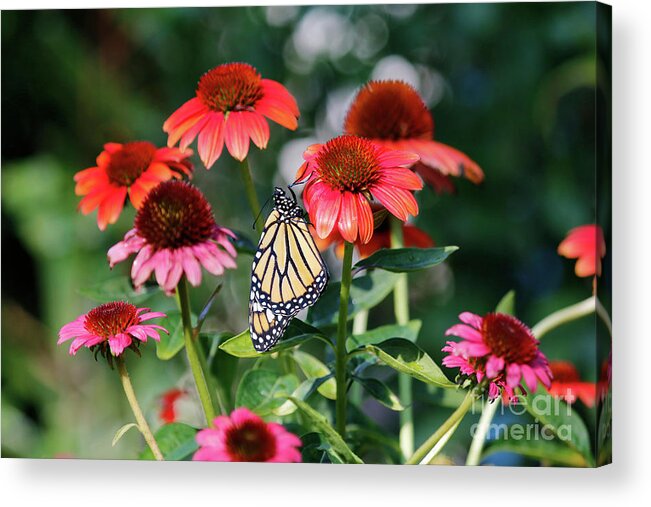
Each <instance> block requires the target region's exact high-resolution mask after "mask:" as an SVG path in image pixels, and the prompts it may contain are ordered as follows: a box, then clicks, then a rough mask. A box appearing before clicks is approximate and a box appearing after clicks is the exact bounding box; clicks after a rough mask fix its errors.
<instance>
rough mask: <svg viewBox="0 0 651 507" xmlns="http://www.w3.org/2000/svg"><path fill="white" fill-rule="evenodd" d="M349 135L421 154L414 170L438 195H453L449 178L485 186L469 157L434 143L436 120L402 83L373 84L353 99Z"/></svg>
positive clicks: (411, 90)
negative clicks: (455, 177)
mask: <svg viewBox="0 0 651 507" xmlns="http://www.w3.org/2000/svg"><path fill="white" fill-rule="evenodd" d="M344 131H345V133H346V134H352V135H356V136H361V137H366V138H368V139H373V140H374V141H376V142H378V143H380V144H382V145H383V146H385V147H386V148H389V149H396V150H404V151H410V152H413V153H416V154H418V156H419V157H420V161H419V162H418V163H417V164H415V165H414V166H413V167H412V169H413V170H414V171H416V172H417V173H418V174H419V175H420V176H421V177H422V178H423V179H424V180H425V182H426V183H428V184H429V185H431V186H432V187H433V188H434V189H435V190H436V191H437V192H443V191H447V192H452V191H453V190H454V185H453V183H452V182H451V181H450V178H449V176H464V177H466V178H467V179H469V180H470V181H472V182H473V183H481V181H483V179H484V173H483V171H482V170H481V168H480V167H479V166H478V165H477V164H476V163H475V162H474V161H472V160H471V159H470V158H469V157H468V156H467V155H465V154H464V153H462V152H460V151H459V150H457V149H456V148H453V147H451V146H448V145H446V144H443V143H439V142H438V141H434V140H433V137H434V120H433V118H432V115H431V113H430V112H429V110H428V109H427V106H426V105H425V103H424V102H423V99H422V98H421V97H420V95H419V94H418V92H417V91H416V90H415V89H414V88H412V87H411V86H410V85H408V84H407V83H404V82H402V81H371V82H369V83H367V84H366V85H364V86H363V87H362V89H361V90H360V91H359V92H358V94H357V96H356V97H355V99H354V100H353V103H352V105H351V106H350V109H349V110H348V114H347V116H346V120H345V122H344Z"/></svg>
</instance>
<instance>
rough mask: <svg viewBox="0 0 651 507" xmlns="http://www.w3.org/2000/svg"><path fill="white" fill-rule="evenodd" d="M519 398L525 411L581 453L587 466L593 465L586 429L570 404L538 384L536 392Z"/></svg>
mask: <svg viewBox="0 0 651 507" xmlns="http://www.w3.org/2000/svg"><path fill="white" fill-rule="evenodd" d="M521 400H522V403H523V404H524V407H525V408H526V409H527V412H529V413H530V414H531V415H532V416H533V417H535V418H536V419H537V420H538V421H539V422H540V423H541V424H542V425H544V426H546V427H547V428H548V429H549V430H550V431H551V432H553V433H554V435H556V437H557V438H558V439H559V440H560V441H561V442H563V443H564V444H565V445H568V446H569V447H571V448H572V449H574V450H575V451H577V452H578V453H579V454H581V455H582V456H583V458H584V459H585V462H586V463H587V464H588V466H594V459H593V457H592V452H591V450H590V435H589V433H588V429H587V428H586V426H585V423H584V422H583V419H581V417H580V416H579V414H578V413H577V412H576V411H575V410H574V408H573V407H572V406H571V405H568V404H567V403H565V402H564V401H561V400H560V399H559V398H556V397H554V396H552V395H551V394H549V393H547V391H546V390H545V388H544V387H542V386H539V388H538V391H537V392H536V393H530V394H529V395H528V396H523V397H521Z"/></svg>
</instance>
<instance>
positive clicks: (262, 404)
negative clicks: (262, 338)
mask: <svg viewBox="0 0 651 507" xmlns="http://www.w3.org/2000/svg"><path fill="white" fill-rule="evenodd" d="M298 385H299V382H298V379H297V378H296V376H295V375H282V376H279V375H278V374H277V373H276V372H273V371H271V370H263V369H258V370H249V371H247V372H246V373H245V374H244V376H243V377H242V380H241V382H240V385H239V386H238V388H237V394H236V395H235V406H237V407H242V406H243V407H247V408H249V409H251V410H252V411H253V412H255V413H256V414H258V415H260V416H266V415H269V414H271V413H272V412H273V411H274V410H276V409H278V408H279V407H281V406H282V405H283V403H285V401H286V400H287V398H289V397H290V396H291V395H292V394H293V393H294V391H296V389H297V388H298Z"/></svg>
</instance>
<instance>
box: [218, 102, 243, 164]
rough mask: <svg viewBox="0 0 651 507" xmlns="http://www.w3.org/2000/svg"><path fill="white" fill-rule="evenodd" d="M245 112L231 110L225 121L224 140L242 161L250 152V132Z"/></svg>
mask: <svg viewBox="0 0 651 507" xmlns="http://www.w3.org/2000/svg"><path fill="white" fill-rule="evenodd" d="M244 114H246V113H244V112H239V111H236V112H230V113H228V116H227V117H226V120H225V122H224V141H225V142H226V148H228V151H229V153H230V154H231V155H232V156H233V158H235V159H237V160H239V161H240V162H241V161H242V160H244V159H245V158H246V156H247V155H248V153H249V133H248V129H247V125H246V123H245V119H246V117H245V116H243V115H244Z"/></svg>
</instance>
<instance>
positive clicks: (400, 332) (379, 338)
mask: <svg viewBox="0 0 651 507" xmlns="http://www.w3.org/2000/svg"><path fill="white" fill-rule="evenodd" d="M421 325H422V322H421V321H420V320H410V321H409V322H407V324H406V325H404V326H402V325H399V324H388V325H386V326H380V327H376V328H375V329H372V330H370V331H366V332H365V333H361V334H356V335H352V336H350V337H349V338H348V339H347V340H346V350H353V349H356V348H358V347H361V346H363V345H369V344H375V343H380V342H383V341H384V340H388V339H389V338H405V339H407V340H409V341H410V342H415V341H416V338H418V333H419V331H420V327H421Z"/></svg>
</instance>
